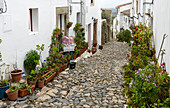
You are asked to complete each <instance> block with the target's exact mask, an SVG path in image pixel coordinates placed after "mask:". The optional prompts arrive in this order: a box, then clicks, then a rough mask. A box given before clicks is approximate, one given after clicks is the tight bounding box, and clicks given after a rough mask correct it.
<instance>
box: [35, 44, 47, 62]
mask: <svg viewBox="0 0 170 108" xmlns="http://www.w3.org/2000/svg"><path fill="white" fill-rule="evenodd" d="M44 46H45V45H44V44H42V45H41V46H40V45H36V47H37V48H36V50H37V51H38V52H39V56H40V62H41V65H42V55H41V53H42V52H43V51H44Z"/></svg>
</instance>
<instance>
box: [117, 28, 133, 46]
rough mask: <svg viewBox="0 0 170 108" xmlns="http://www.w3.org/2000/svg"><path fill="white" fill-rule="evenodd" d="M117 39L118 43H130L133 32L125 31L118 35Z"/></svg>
mask: <svg viewBox="0 0 170 108" xmlns="http://www.w3.org/2000/svg"><path fill="white" fill-rule="evenodd" d="M116 38H117V39H118V41H125V42H127V43H130V41H131V39H132V37H131V32H130V31H129V30H124V31H122V32H120V33H119V34H118V35H116Z"/></svg>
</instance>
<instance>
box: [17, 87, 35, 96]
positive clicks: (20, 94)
mask: <svg viewBox="0 0 170 108" xmlns="http://www.w3.org/2000/svg"><path fill="white" fill-rule="evenodd" d="M34 88H35V86H34V85H33V86H32V87H31V91H32V93H33V91H34ZM29 94H31V93H30V91H29V90H27V89H24V90H22V89H21V88H20V89H19V93H18V95H19V97H25V96H27V95H29Z"/></svg>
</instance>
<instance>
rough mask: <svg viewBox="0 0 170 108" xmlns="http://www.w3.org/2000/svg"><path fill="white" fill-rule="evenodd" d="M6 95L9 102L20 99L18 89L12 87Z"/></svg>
mask: <svg viewBox="0 0 170 108" xmlns="http://www.w3.org/2000/svg"><path fill="white" fill-rule="evenodd" d="M5 93H6V94H7V95H8V98H9V100H17V98H18V87H17V86H12V87H10V88H9V89H7V90H6V91H5Z"/></svg>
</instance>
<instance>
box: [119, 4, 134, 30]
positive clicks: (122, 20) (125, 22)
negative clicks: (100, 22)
mask: <svg viewBox="0 0 170 108" xmlns="http://www.w3.org/2000/svg"><path fill="white" fill-rule="evenodd" d="M116 8H117V21H116V24H117V30H116V31H117V33H118V32H120V29H121V28H123V29H129V27H130V25H131V22H132V21H131V18H130V13H131V8H132V2H130V3H126V4H122V5H119V6H117V7H116Z"/></svg>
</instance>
